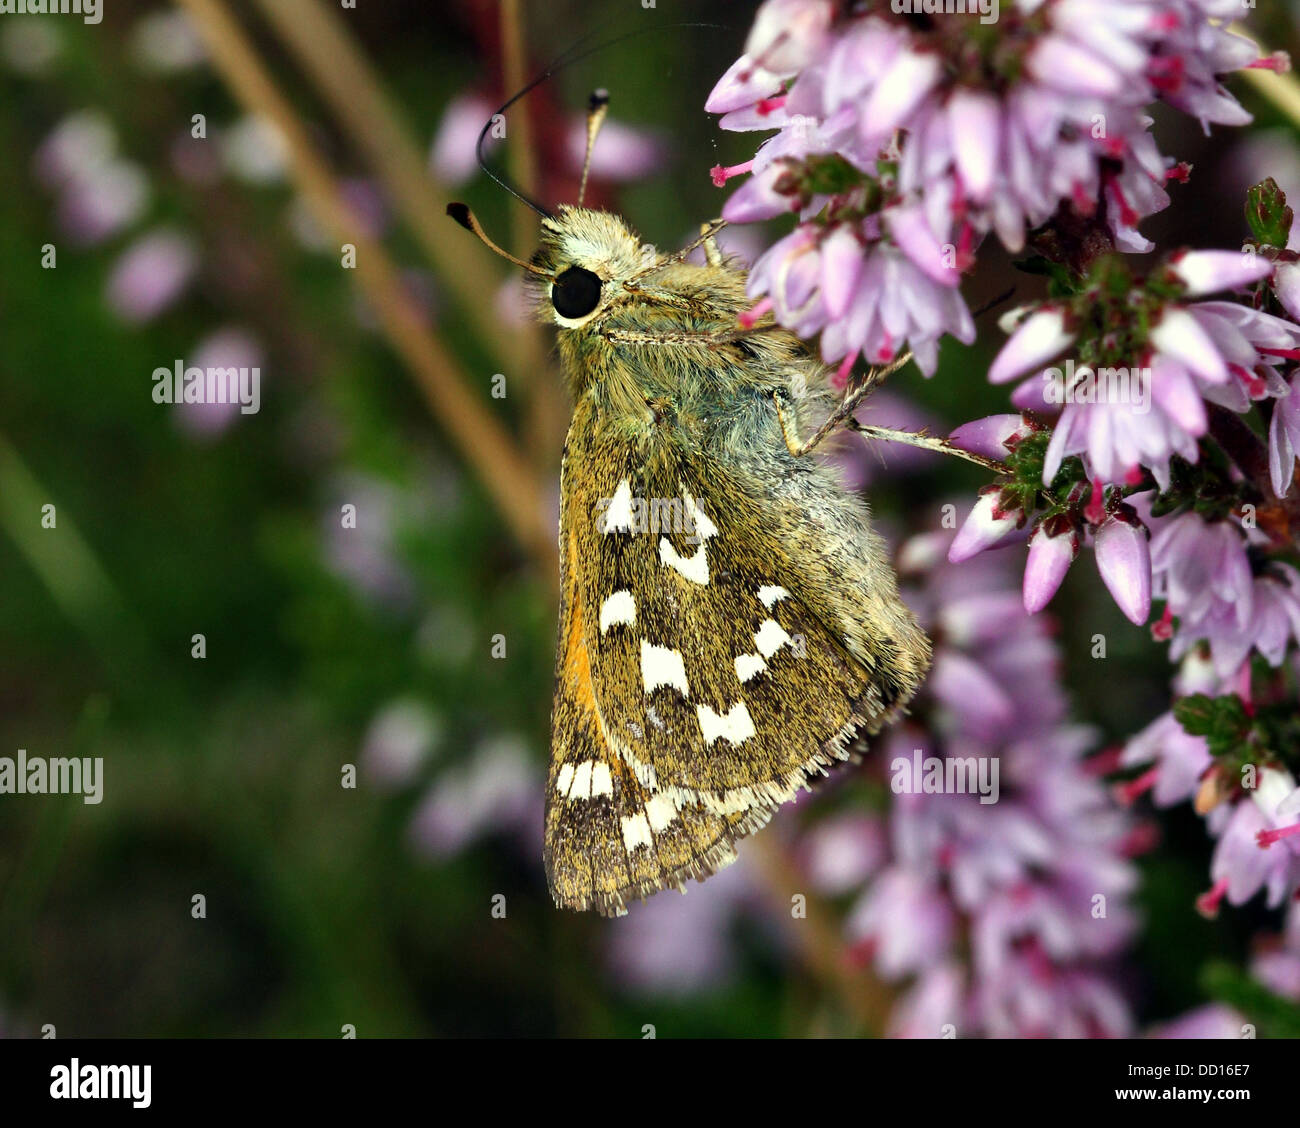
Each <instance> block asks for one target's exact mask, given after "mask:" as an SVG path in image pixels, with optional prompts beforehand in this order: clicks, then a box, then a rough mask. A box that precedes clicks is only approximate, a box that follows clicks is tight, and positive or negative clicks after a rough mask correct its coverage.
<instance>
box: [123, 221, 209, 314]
mask: <svg viewBox="0 0 1300 1128" xmlns="http://www.w3.org/2000/svg"><path fill="white" fill-rule="evenodd" d="M198 261H199V256H198V251H197V250H196V248H195V246H194V240H193V239H191V238H190V237H189V236H188V235H185V234H183V233H181V232H179V231H175V230H172V229H170V228H158V229H156V230H154V231H151V232H149V233H148V234H147V235H143V236H141V237H140V238H139V239H137V240H136V241H135V242H134V243H132V244H131V246H129V247H128V248H127V249H126V250H125V251H124V252H123V254H122V256H121V258H119V259H118V260H117V262H116V263H115V264H114V266H113V269H112V271H111V273H110V274H109V276H108V283H107V286H106V295H107V299H108V304H109V306H110V308H111V309H112V310H113V311H114V312H115V313H116V314H117V315H118V316H119V317H120V318H122V320H123V321H129V322H131V323H133V324H140V323H142V322H145V321H151V320H153V318H155V317H157V316H158V315H159V314H160V313H162V312H163V310H165V309H166V308H167V307H168V306H170V305H171V304H172V303H173V302H175V301H176V299H177V298H179V297H180V295H181V294H182V293H183V292H184V290H185V287H186V286H187V285H188V284H189V282H190V279H191V278H192V277H193V276H194V272H195V270H196V268H197V266H198Z"/></svg>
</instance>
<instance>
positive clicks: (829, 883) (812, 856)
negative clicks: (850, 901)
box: [800, 814, 886, 897]
mask: <svg viewBox="0 0 1300 1128" xmlns="http://www.w3.org/2000/svg"><path fill="white" fill-rule="evenodd" d="M800 845H801V850H802V853H803V856H804V869H805V872H806V873H807V874H808V880H809V881H811V882H812V884H813V887H814V888H815V889H816V890H817V891H818V892H819V893H822V894H824V895H825V896H829V897H838V896H841V895H842V894H844V893H847V892H849V891H850V890H852V889H856V888H857V887H858V886H860V885H861V884H862V883H863V882H864V881H866V880H867V879H868V878H869V877H870V876H871V875H872V874H873V873H875V872H876V870H878V869H879V868H880V865H881V863H882V862H883V861H884V858H885V853H886V846H885V834H884V830H883V828H882V827H881V825H880V820H879V819H876V818H872V817H870V816H868V815H862V814H843V815H836V816H832V817H831V818H828V819H824V820H822V821H821V822H819V823H817V824H816V825H815V826H814V827H813V828H812V829H811V830H810V831H809V832H808V833H807V834H806V835H805V836H804V839H803V842H802V843H801V844H800Z"/></svg>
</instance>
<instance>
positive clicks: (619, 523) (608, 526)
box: [603, 478, 633, 533]
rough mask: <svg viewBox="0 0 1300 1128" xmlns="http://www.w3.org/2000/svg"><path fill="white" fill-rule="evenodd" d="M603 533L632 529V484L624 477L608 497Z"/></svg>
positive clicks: (627, 531) (625, 531) (628, 531)
mask: <svg viewBox="0 0 1300 1128" xmlns="http://www.w3.org/2000/svg"><path fill="white" fill-rule="evenodd" d="M603 531H604V532H605V533H617V532H624V533H630V532H632V531H633V521H632V486H631V484H630V483H629V482H628V480H627V479H626V478H624V479H623V480H622V481H621V482H619V484H618V489H616V490H615V491H614V496H613V498H611V499H610V503H609V508H608V509H606V510H605V527H604V530H603Z"/></svg>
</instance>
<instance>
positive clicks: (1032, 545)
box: [1024, 525, 1079, 615]
mask: <svg viewBox="0 0 1300 1128" xmlns="http://www.w3.org/2000/svg"><path fill="white" fill-rule="evenodd" d="M1078 551H1079V534H1078V533H1076V532H1075V531H1074V530H1073V529H1070V530H1067V531H1066V532H1064V533H1059V534H1057V535H1055V536H1053V535H1050V534H1049V533H1048V532H1047V529H1046V527H1045V526H1043V525H1040V526H1039V527H1038V531H1037V532H1035V533H1034V535H1033V536H1032V537H1031V538H1030V540H1029V557H1028V559H1027V560H1026V562H1025V580H1024V603H1025V610H1026V611H1028V612H1029V613H1030V614H1031V615H1032V614H1034V613H1035V612H1038V611H1041V610H1042V609H1043V608H1044V607H1046V606H1047V605H1048V604H1049V603H1050V602H1051V601H1052V596H1054V595H1055V594H1056V589H1057V588H1059V587H1060V586H1061V581H1062V580H1063V579H1065V573H1066V572H1068V571H1069V570H1070V564H1071V563H1072V562H1073V561H1074V558H1075V556H1076V555H1077V553H1078Z"/></svg>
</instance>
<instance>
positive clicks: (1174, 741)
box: [1120, 713, 1213, 807]
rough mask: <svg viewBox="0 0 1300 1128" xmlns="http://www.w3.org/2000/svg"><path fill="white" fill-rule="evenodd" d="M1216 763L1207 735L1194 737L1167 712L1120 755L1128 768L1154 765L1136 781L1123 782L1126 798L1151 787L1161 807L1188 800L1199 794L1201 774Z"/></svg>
mask: <svg viewBox="0 0 1300 1128" xmlns="http://www.w3.org/2000/svg"><path fill="white" fill-rule="evenodd" d="M1212 762H1213V761H1212V759H1211V757H1210V750H1209V748H1208V747H1207V746H1206V743H1205V737H1203V736H1192V735H1191V734H1190V733H1188V732H1186V731H1185V730H1184V729H1183V726H1182V725H1180V724H1179V723H1178V721H1177V720H1175V718H1174V715H1173V713H1164V714H1162V715H1161V716H1159V717H1157V718H1156V719H1155V720H1154V721H1152V722H1151V723H1150V724H1149V725H1147V727H1146V728H1144V729H1143V730H1142V731H1141V732H1140V733H1138V734H1137V735H1136V736H1134V737H1130V738H1129V741H1128V743H1127V744H1125V746H1124V752H1123V755H1122V756H1121V757H1120V763H1121V764H1123V766H1124V767H1126V768H1132V767H1137V766H1139V765H1143V764H1153V765H1154V766H1153V767H1152V768H1151V769H1150V770H1149V771H1148V772H1145V773H1144V774H1143V775H1142V776H1140V777H1138V779H1137V780H1134V781H1133V783H1132V784H1123V785H1121V787H1122V788H1123V791H1124V797H1125V798H1126V799H1127V800H1129V801H1131V800H1132V799H1134V798H1136V797H1137V796H1138V795H1139V794H1141V793H1142V792H1144V791H1148V790H1150V791H1151V798H1152V801H1153V802H1154V803H1155V805H1156V806H1157V807H1172V806H1174V805H1175V804H1176V803H1182V802H1186V801H1187V800H1190V799H1191V798H1192V797H1193V796H1194V795H1195V794H1196V791H1197V788H1198V787H1199V786H1200V781H1201V776H1202V775H1203V774H1204V773H1205V770H1206V769H1207V768H1208V767H1209V766H1210V764H1211V763H1212Z"/></svg>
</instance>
